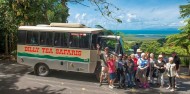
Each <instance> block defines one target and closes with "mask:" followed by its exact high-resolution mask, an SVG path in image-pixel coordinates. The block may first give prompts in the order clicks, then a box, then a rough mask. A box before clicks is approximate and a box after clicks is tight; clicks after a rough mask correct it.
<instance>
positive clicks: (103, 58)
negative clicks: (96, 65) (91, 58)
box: [97, 44, 109, 86]
mask: <svg viewBox="0 0 190 94" xmlns="http://www.w3.org/2000/svg"><path fill="white" fill-rule="evenodd" d="M97 53H98V55H99V56H100V62H101V74H100V86H101V85H102V81H103V79H104V77H105V78H106V77H107V78H108V81H109V76H108V65H107V57H108V56H109V48H108V47H105V49H104V51H103V52H101V51H100V46H99V44H97ZM108 83H109V82H108Z"/></svg>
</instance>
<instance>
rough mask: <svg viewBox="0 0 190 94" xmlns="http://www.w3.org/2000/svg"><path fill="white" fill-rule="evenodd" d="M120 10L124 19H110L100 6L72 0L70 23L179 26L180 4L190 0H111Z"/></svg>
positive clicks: (138, 27)
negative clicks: (105, 15) (100, 9)
mask: <svg viewBox="0 0 190 94" xmlns="http://www.w3.org/2000/svg"><path fill="white" fill-rule="evenodd" d="M107 1H108V2H110V3H112V4H114V5H115V6H117V7H118V8H119V9H120V10H119V11H114V10H113V12H114V16H115V17H117V18H119V19H121V20H122V21H123V22H122V23H117V22H115V21H113V20H107V19H106V18H105V17H103V16H102V15H101V14H100V12H99V11H95V9H97V7H96V6H94V5H93V4H90V3H89V2H87V0H86V1H84V2H82V3H84V4H86V5H88V6H90V7H86V6H83V5H80V4H75V3H68V6H69V8H70V9H69V14H70V16H69V18H68V21H69V22H70V23H82V24H85V25H87V26H89V27H94V26H95V25H102V26H103V27H105V28H106V29H112V30H141V29H165V28H178V27H180V26H183V25H184V22H183V20H184V19H181V18H179V17H180V13H179V5H184V4H187V3H188V2H187V0H107Z"/></svg>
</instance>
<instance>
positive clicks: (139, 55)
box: [137, 49, 142, 59]
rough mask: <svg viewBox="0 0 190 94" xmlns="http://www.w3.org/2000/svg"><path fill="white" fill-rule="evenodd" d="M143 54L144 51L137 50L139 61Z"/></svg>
mask: <svg viewBox="0 0 190 94" xmlns="http://www.w3.org/2000/svg"><path fill="white" fill-rule="evenodd" d="M141 53H142V50H141V49H137V55H138V57H137V58H138V59H139V58H141Z"/></svg>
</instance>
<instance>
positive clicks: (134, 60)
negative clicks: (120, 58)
mask: <svg viewBox="0 0 190 94" xmlns="http://www.w3.org/2000/svg"><path fill="white" fill-rule="evenodd" d="M131 59H132V60H133V62H134V77H133V78H134V83H133V84H134V85H136V83H135V81H137V79H136V72H137V67H138V65H137V61H138V59H137V58H136V57H135V54H131Z"/></svg>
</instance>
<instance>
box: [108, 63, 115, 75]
mask: <svg viewBox="0 0 190 94" xmlns="http://www.w3.org/2000/svg"><path fill="white" fill-rule="evenodd" d="M107 64H108V72H109V73H114V72H115V62H114V61H113V60H108V61H107Z"/></svg>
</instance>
